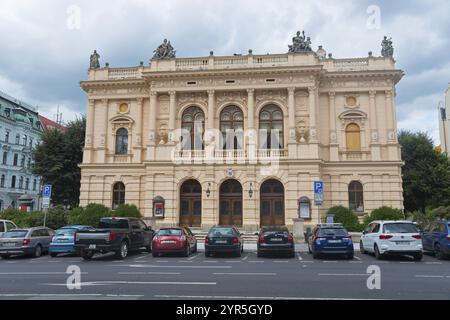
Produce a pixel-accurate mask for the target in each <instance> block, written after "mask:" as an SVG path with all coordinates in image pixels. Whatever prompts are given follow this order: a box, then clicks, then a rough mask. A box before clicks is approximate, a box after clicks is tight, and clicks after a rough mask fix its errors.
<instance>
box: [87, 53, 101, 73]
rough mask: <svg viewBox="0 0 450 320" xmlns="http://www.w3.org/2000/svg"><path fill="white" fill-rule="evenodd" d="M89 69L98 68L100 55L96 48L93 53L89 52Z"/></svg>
mask: <svg viewBox="0 0 450 320" xmlns="http://www.w3.org/2000/svg"><path fill="white" fill-rule="evenodd" d="M89 68H90V69H98V68H100V55H99V54H98V53H97V50H94V53H93V54H91V64H90V67H89Z"/></svg>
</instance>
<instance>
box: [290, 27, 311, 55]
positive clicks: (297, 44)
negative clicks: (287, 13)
mask: <svg viewBox="0 0 450 320" xmlns="http://www.w3.org/2000/svg"><path fill="white" fill-rule="evenodd" d="M300 52H312V49H311V38H310V37H307V38H306V36H305V31H303V33H300V31H297V35H296V36H295V37H294V38H292V45H290V46H289V53H300Z"/></svg>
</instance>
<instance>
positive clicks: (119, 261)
mask: <svg viewBox="0 0 450 320" xmlns="http://www.w3.org/2000/svg"><path fill="white" fill-rule="evenodd" d="M113 262H124V261H123V260H113Z"/></svg>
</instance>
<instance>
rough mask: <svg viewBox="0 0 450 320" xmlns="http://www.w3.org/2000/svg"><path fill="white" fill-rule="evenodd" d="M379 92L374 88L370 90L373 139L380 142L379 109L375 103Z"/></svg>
mask: <svg viewBox="0 0 450 320" xmlns="http://www.w3.org/2000/svg"><path fill="white" fill-rule="evenodd" d="M376 95H377V92H376V91H374V90H372V91H369V117H370V119H369V122H370V130H371V141H372V142H378V128H377V110H376V104H375V97H376Z"/></svg>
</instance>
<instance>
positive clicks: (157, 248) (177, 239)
mask: <svg viewBox="0 0 450 320" xmlns="http://www.w3.org/2000/svg"><path fill="white" fill-rule="evenodd" d="M172 252H174V253H182V254H183V255H184V256H185V257H188V256H190V255H191V253H193V252H197V239H196V238H195V236H194V234H193V233H192V231H191V230H190V229H189V228H186V227H166V228H161V229H159V230H158V232H156V234H155V236H154V237H153V241H152V255H153V256H154V257H156V256H157V255H160V254H162V253H172Z"/></svg>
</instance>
